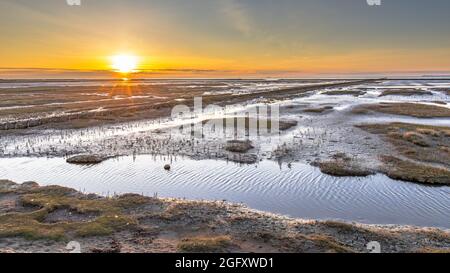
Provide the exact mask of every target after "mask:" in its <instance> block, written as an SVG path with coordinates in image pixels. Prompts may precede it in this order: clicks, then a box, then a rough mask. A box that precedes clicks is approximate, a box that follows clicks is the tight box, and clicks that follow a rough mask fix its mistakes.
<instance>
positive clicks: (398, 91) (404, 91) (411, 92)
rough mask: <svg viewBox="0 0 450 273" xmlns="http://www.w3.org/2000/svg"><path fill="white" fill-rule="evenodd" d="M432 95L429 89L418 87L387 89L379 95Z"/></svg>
mask: <svg viewBox="0 0 450 273" xmlns="http://www.w3.org/2000/svg"><path fill="white" fill-rule="evenodd" d="M425 95H433V93H432V92H430V91H423V90H420V89H389V90H385V91H383V93H381V95H380V97H384V96H425Z"/></svg>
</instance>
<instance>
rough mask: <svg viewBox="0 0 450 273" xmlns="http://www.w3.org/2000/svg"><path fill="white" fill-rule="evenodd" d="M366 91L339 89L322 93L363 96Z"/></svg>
mask: <svg viewBox="0 0 450 273" xmlns="http://www.w3.org/2000/svg"><path fill="white" fill-rule="evenodd" d="M365 93H366V92H364V91H355V90H341V91H339V90H337V91H326V92H323V93H322V94H324V95H328V96H337V95H351V96H355V97H358V96H362V95H364V94H365Z"/></svg>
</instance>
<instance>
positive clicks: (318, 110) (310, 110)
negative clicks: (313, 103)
mask: <svg viewBox="0 0 450 273" xmlns="http://www.w3.org/2000/svg"><path fill="white" fill-rule="evenodd" d="M333 109H334V108H333V107H332V106H324V107H319V108H307V109H305V110H303V111H304V112H306V113H316V114H320V113H323V112H326V111H331V110H333Z"/></svg>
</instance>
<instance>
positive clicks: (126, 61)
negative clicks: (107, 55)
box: [111, 55, 139, 74]
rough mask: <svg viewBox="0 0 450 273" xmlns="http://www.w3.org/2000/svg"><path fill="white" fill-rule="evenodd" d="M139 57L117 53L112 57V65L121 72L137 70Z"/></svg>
mask: <svg viewBox="0 0 450 273" xmlns="http://www.w3.org/2000/svg"><path fill="white" fill-rule="evenodd" d="M138 61H139V60H138V57H136V56H132V55H116V56H113V57H112V60H111V67H112V68H113V69H114V71H116V72H119V73H124V74H128V73H133V72H137V70H136V69H137V66H138Z"/></svg>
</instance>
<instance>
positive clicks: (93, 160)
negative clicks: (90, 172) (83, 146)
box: [66, 155, 107, 165]
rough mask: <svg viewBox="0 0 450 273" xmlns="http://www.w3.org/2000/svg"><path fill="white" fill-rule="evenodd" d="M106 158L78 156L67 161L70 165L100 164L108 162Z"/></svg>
mask: <svg viewBox="0 0 450 273" xmlns="http://www.w3.org/2000/svg"><path fill="white" fill-rule="evenodd" d="M106 159H107V158H106V157H102V156H100V155H77V156H73V157H70V158H68V159H67V160H66V161H67V163H70V164H80V165H83V164H99V163H102V162H103V161H104V160H106Z"/></svg>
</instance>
